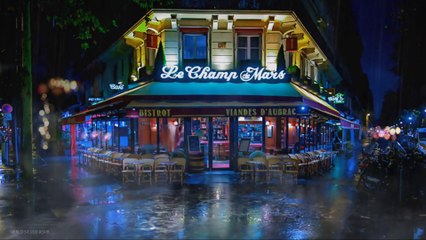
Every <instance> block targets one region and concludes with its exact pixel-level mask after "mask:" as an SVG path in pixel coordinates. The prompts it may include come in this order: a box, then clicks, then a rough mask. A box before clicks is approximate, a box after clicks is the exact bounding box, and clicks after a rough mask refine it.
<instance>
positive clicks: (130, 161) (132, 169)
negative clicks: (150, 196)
mask: <svg viewBox="0 0 426 240" xmlns="http://www.w3.org/2000/svg"><path fill="white" fill-rule="evenodd" d="M137 160H138V159H136V158H125V159H123V170H122V171H121V174H122V175H123V183H127V182H130V181H132V182H134V181H136V175H137V169H136V164H135V163H136V161H137ZM129 177H130V178H129Z"/></svg>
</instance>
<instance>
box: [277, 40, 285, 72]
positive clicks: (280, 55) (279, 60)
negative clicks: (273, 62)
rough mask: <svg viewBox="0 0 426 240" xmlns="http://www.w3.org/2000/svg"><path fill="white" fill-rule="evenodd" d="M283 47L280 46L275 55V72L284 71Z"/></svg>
mask: <svg viewBox="0 0 426 240" xmlns="http://www.w3.org/2000/svg"><path fill="white" fill-rule="evenodd" d="M285 69H286V68H285V58H284V47H283V45H282V44H281V47H280V50H279V51H278V55H277V72H280V71H283V70H285Z"/></svg>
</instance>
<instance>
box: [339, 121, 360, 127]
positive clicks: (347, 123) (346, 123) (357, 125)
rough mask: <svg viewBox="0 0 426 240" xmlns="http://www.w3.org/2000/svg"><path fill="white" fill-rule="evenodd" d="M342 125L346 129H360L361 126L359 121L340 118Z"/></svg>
mask: <svg viewBox="0 0 426 240" xmlns="http://www.w3.org/2000/svg"><path fill="white" fill-rule="evenodd" d="M340 127H341V128H344V129H360V126H359V124H358V123H355V122H351V121H349V120H346V119H340Z"/></svg>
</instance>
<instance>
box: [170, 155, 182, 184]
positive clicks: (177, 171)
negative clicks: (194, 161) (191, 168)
mask: <svg viewBox="0 0 426 240" xmlns="http://www.w3.org/2000/svg"><path fill="white" fill-rule="evenodd" d="M170 161H171V162H175V163H176V164H173V165H171V166H170V169H169V179H170V182H173V180H174V176H176V175H179V177H180V182H181V183H183V176H184V175H185V167H186V159H185V158H182V157H175V158H172V159H171V160H170Z"/></svg>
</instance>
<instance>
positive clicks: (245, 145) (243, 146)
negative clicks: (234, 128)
mask: <svg viewBox="0 0 426 240" xmlns="http://www.w3.org/2000/svg"><path fill="white" fill-rule="evenodd" d="M249 147H250V138H242V139H241V141H240V147H239V149H238V151H239V152H243V153H244V152H248V151H249Z"/></svg>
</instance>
